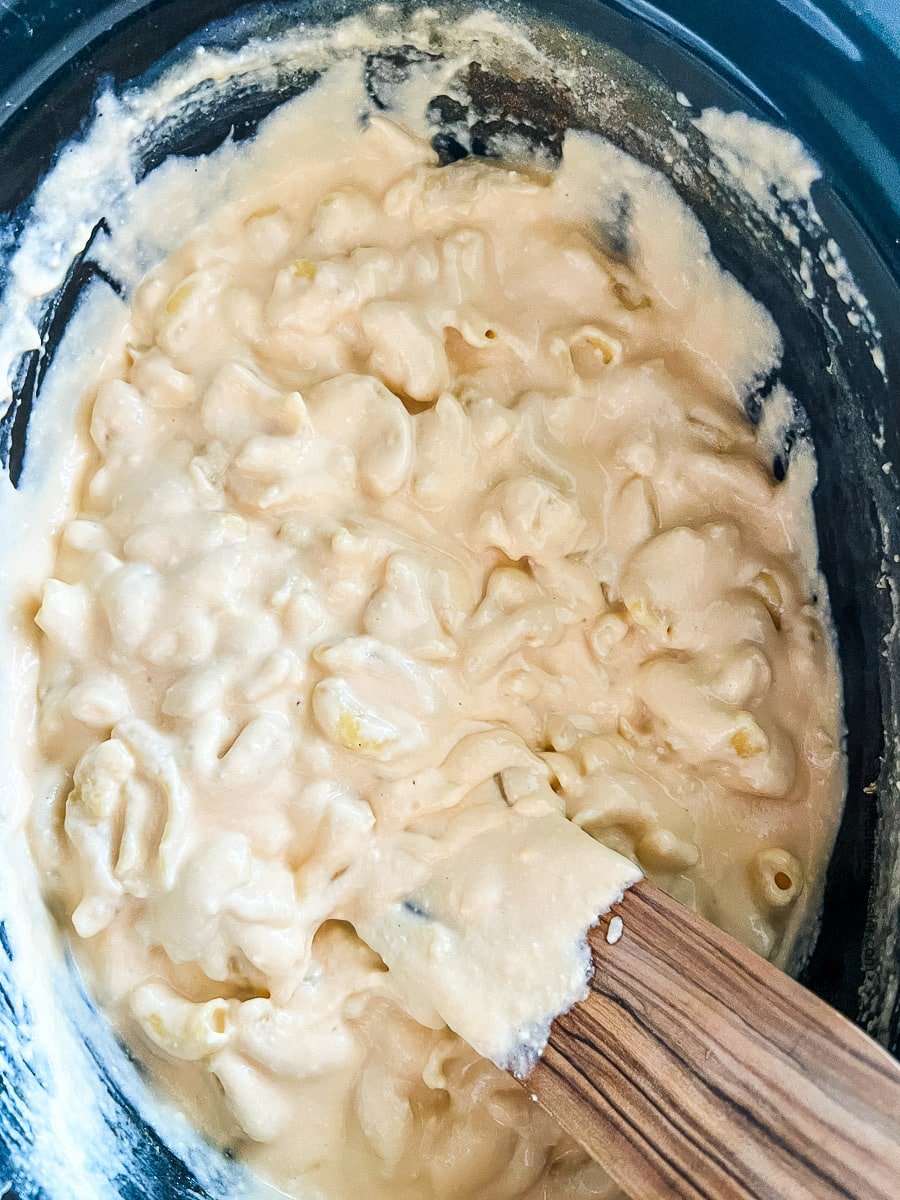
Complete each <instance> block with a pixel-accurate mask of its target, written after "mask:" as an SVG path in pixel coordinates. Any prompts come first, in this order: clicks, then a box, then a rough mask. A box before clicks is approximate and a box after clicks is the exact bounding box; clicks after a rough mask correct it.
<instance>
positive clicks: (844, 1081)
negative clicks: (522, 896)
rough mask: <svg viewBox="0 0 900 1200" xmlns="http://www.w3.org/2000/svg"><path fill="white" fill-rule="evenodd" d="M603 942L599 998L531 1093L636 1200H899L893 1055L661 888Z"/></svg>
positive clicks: (577, 1016)
mask: <svg viewBox="0 0 900 1200" xmlns="http://www.w3.org/2000/svg"><path fill="white" fill-rule="evenodd" d="M614 916H618V917H620V918H621V920H622V922H623V926H624V927H623V931H622V935H621V938H620V939H619V940H618V941H616V942H615V944H610V943H609V942H608V941H607V933H608V930H609V923H610V920H611V919H612V918H613V917H614ZM590 941H591V948H592V952H593V955H594V964H595V968H596V969H595V973H594V977H593V980H592V982H591V992H590V995H589V996H588V998H587V999H586V1000H584V1001H583V1002H582V1003H580V1004H577V1005H575V1007H574V1008H573V1009H571V1010H570V1011H569V1012H568V1013H566V1014H565V1015H564V1016H562V1017H559V1018H558V1019H557V1020H556V1021H555V1022H554V1024H553V1027H552V1030H551V1033H550V1041H549V1044H548V1046H547V1048H546V1049H545V1051H544V1053H543V1056H542V1058H541V1060H540V1061H539V1062H538V1064H537V1066H536V1067H535V1069H534V1071H533V1072H532V1074H531V1075H530V1077H529V1078H528V1079H527V1080H526V1082H525V1086H526V1087H528V1088H529V1090H530V1091H531V1092H532V1093H534V1094H535V1095H536V1097H537V1098H538V1099H539V1100H540V1101H541V1103H542V1104H543V1105H544V1106H545V1107H546V1108H547V1109H548V1110H549V1111H550V1112H552V1113H553V1115H554V1116H555V1117H556V1118H557V1119H558V1120H559V1121H560V1122H561V1124H562V1125H563V1126H564V1128H566V1129H567V1130H568V1131H569V1133H571V1134H572V1135H573V1136H574V1137H575V1138H577V1139H578V1141H580V1142H581V1143H582V1145H583V1146H584V1147H585V1148H586V1149H587V1150H588V1151H589V1152H590V1153H591V1154H592V1155H593V1157H594V1158H596V1159H597V1160H598V1161H599V1162H601V1163H602V1164H603V1165H604V1166H605V1167H606V1168H607V1169H608V1170H609V1171H610V1173H611V1174H612V1175H613V1177H614V1178H615V1180H616V1182H617V1183H618V1184H619V1186H620V1187H622V1188H623V1189H624V1190H625V1191H626V1192H627V1193H628V1194H629V1196H631V1198H632V1200H667V1198H668V1197H679V1200H688V1198H690V1200H695V1198H696V1200H700V1198H701V1197H702V1198H703V1200H834V1198H836V1197H842V1198H843V1200H898V1198H900V1067H898V1064H897V1063H896V1062H895V1061H894V1060H893V1059H892V1058H891V1057H890V1055H889V1054H888V1053H887V1052H886V1051H884V1050H883V1049H882V1048H881V1047H880V1046H878V1045H877V1044H876V1043H875V1042H873V1041H872V1040H871V1039H870V1038H868V1037H867V1036H866V1035H865V1034H864V1033H862V1032H861V1031H860V1030H859V1029H857V1028H856V1027H855V1026H854V1025H852V1024H851V1023H850V1022H849V1021H847V1020H845V1019H844V1017H842V1016H840V1015H839V1014H838V1013H836V1012H835V1011H834V1010H833V1009H831V1008H829V1007H828V1005H826V1004H824V1003H823V1002H822V1001H821V1000H819V999H817V998H816V997H815V996H813V995H812V993H810V992H808V991H806V989H805V988H803V987H801V986H800V985H799V984H798V983H795V982H794V980H792V979H790V978H789V977H788V976H787V975H785V974H783V972H781V971H779V970H778V969H777V968H775V967H773V966H772V965H771V964H770V963H767V962H765V961H764V960H763V959H761V958H759V957H758V956H757V955H756V954H754V953H753V952H752V951H750V950H748V949H747V948H746V947H745V946H743V945H741V944H740V943H739V942H737V941H735V939H734V938H732V937H729V936H728V935H727V934H723V933H721V932H720V931H719V930H717V929H715V928H714V927H713V926H712V925H710V924H709V923H708V922H707V921H704V920H703V919H702V918H700V917H698V916H696V915H695V914H693V913H691V912H689V911H688V910H687V909H685V908H683V907H682V906H681V905H679V904H678V903H676V902H675V901H674V900H671V899H670V898H669V897H668V896H666V895H665V894H664V893H663V892H661V891H659V890H658V889H656V888H654V887H652V886H651V885H650V884H648V883H646V882H642V883H639V884H637V885H635V886H634V887H633V888H631V889H629V891H628V892H627V893H626V894H625V897H624V899H623V900H622V902H621V903H620V904H618V905H616V906H615V908H614V909H613V910H612V912H611V913H609V914H607V915H606V916H605V917H604V918H603V920H602V921H601V922H600V924H599V925H598V926H596V928H595V929H594V930H593V931H592V933H591V939H590Z"/></svg>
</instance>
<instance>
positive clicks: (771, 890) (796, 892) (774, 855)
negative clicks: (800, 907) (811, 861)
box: [750, 847, 804, 909]
mask: <svg viewBox="0 0 900 1200" xmlns="http://www.w3.org/2000/svg"><path fill="white" fill-rule="evenodd" d="M750 875H751V878H752V880H753V886H754V888H755V890H756V893H757V896H758V897H759V899H760V900H761V901H762V902H763V903H764V904H765V905H766V907H767V908H769V909H782V908H788V907H789V906H790V905H792V904H793V903H794V902H795V901H796V900H797V899H798V898H799V897H800V895H801V894H802V892H803V887H804V879H803V868H802V867H801V866H800V863H799V861H798V860H797V859H796V858H795V857H794V855H793V854H791V853H790V852H789V851H787V850H783V849H781V848H780V847H775V848H772V849H768V850H760V851H759V853H758V854H757V855H756V856H755V858H754V859H753V861H752V863H751V864H750Z"/></svg>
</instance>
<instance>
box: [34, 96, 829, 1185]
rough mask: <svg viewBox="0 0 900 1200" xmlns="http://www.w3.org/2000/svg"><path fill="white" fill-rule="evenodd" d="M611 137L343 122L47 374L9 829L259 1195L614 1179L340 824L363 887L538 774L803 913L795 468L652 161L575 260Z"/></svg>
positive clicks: (745, 898)
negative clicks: (441, 990) (35, 730)
mask: <svg viewBox="0 0 900 1200" xmlns="http://www.w3.org/2000/svg"><path fill="white" fill-rule="evenodd" d="M323 94H324V95H325V96H326V97H327V95H328V92H327V89H326V91H325V92H324V93H323ZM296 111H297V114H298V115H295V117H294V118H293V119H294V120H295V121H296V122H299V123H300V126H301V127H302V123H303V121H306V120H312V119H313V117H306V116H304V115H303V114H304V111H305V110H304V109H303V108H302V106H301V107H300V108H298V109H297V110H296ZM311 111H312V112H315V109H313V110H311ZM625 164H626V160H625V159H624V156H621V155H619V153H618V152H617V151H614V150H613V149H612V148H611V147H609V146H606V145H605V144H604V143H600V142H599V141H597V140H595V139H591V138H587V137H584V136H577V135H570V136H569V138H568V139H567V141H566V147H565V154H564V159H563V164H562V166H561V167H560V168H559V170H558V172H556V174H554V175H548V174H545V173H542V172H541V171H540V170H538V169H536V168H534V169H532V168H529V169H521V170H512V169H509V168H507V167H505V166H502V165H498V164H491V163H487V162H475V161H472V160H467V161H464V162H461V163H456V164H454V165H452V166H448V167H444V168H439V167H438V166H437V165H436V160H435V157H434V155H433V154H432V152H431V150H430V149H429V147H428V145H427V143H425V142H423V141H420V140H419V139H418V138H417V137H415V136H413V135H412V134H410V133H409V132H408V131H407V130H406V129H405V128H403V127H402V126H401V125H399V124H397V123H394V122H392V121H390V120H387V119H385V118H384V117H382V116H373V117H372V118H371V119H370V120H369V122H368V124H367V125H366V127H365V128H364V129H363V130H360V131H356V130H355V129H354V130H353V132H352V133H347V132H345V133H342V134H340V135H336V137H335V145H334V147H333V150H332V151H331V152H330V153H325V152H324V151H323V152H322V155H321V157H320V159H318V160H316V161H313V162H308V163H306V164H304V165H303V168H302V169H301V170H294V171H291V170H286V171H285V173H284V177H283V178H282V179H279V180H274V181H273V180H270V181H269V183H268V184H267V187H266V191H265V194H264V195H263V194H253V195H250V196H248V197H245V198H242V199H238V200H236V201H234V202H233V203H232V204H231V205H229V206H228V207H226V208H225V209H223V210H222V211H221V212H220V213H219V214H218V215H217V216H216V217H215V219H214V220H213V221H212V223H211V224H210V225H209V226H208V227H205V228H203V229H201V230H199V231H198V232H197V234H196V236H195V237H194V238H193V239H192V240H191V241H189V242H188V243H187V244H186V245H185V246H184V247H183V248H182V249H180V250H179V251H178V252H177V253H176V254H174V255H173V256H172V257H171V258H170V259H169V260H168V261H166V262H165V263H163V264H162V265H161V266H160V267H159V268H158V269H156V270H155V271H154V272H153V273H152V274H151V275H150V276H149V277H148V278H147V279H146V280H145V281H144V283H143V284H142V285H141V287H140V289H139V291H138V292H137V294H136V296H135V297H134V300H133V303H132V305H131V309H130V312H129V315H128V318H127V321H126V323H125V328H124V331H123V334H122V336H121V339H120V340H119V341H118V342H116V343H115V344H114V345H113V346H112V347H111V348H110V351H109V355H108V359H107V365H106V367H105V368H104V372H103V377H102V378H101V379H100V380H98V384H97V387H96V390H95V392H94V394H93V395H92V396H90V397H89V398H88V404H89V413H90V420H89V431H90V442H91V452H90V455H89V461H88V464H87V466H86V473H85V478H84V486H83V492H82V494H81V496H80V499H79V501H78V503H77V505H76V511H75V512H74V513H73V515H72V517H71V519H70V520H69V521H68V522H67V523H66V524H65V526H64V528H63V529H62V532H61V538H60V543H59V551H58V556H57V562H56V567H55V574H54V577H53V578H51V579H48V580H47V582H46V584H45V585H44V589H43V593H42V596H41V599H40V609H39V611H38V613H37V618H36V620H37V625H38V626H39V628H40V631H41V639H42V641H41V647H42V648H41V657H42V668H41V680H40V713H39V736H40V744H41V749H42V753H43V755H44V758H45V759H46V761H47V763H48V764H51V765H53V766H55V767H56V769H57V772H58V774H57V777H56V778H57V783H56V784H55V785H54V786H53V787H52V788H49V789H47V790H46V791H45V792H44V793H42V795H44V796H45V797H46V798H45V799H44V800H41V801H40V805H43V806H44V807H43V808H41V807H39V809H38V811H37V812H36V814H35V820H34V828H35V838H34V843H35V852H36V854H38V856H39V857H40V859H41V861H42V865H43V866H44V868H45V870H46V872H47V878H48V880H49V881H51V886H52V888H53V889H54V891H55V899H56V901H57V903H58V904H59V905H60V906H61V908H62V910H63V911H64V912H65V913H66V914H67V916H68V917H69V918H70V920H71V924H72V927H73V929H74V933H75V942H76V949H77V951H78V954H79V956H80V958H81V961H82V962H83V963H84V964H85V967H86V970H87V971H88V973H89V976H90V978H91V979H92V980H93V983H94V986H95V989H96V991H97V994H98V996H99V997H100V998H101V1000H102V1001H103V1003H104V1004H105V1005H106V1007H107V1008H108V1010H109V1011H110V1012H111V1013H112V1014H113V1016H114V1019H115V1020H116V1021H117V1022H118V1024H119V1027H120V1028H121V1030H122V1032H123V1035H124V1036H125V1038H126V1039H128V1040H129V1042H131V1043H132V1044H133V1045H134V1046H135V1047H136V1048H137V1050H138V1052H139V1053H140V1054H141V1055H142V1056H143V1057H144V1059H145V1060H146V1061H147V1062H148V1063H150V1064H151V1066H152V1069H153V1070H154V1072H155V1073H156V1075H157V1077H158V1078H159V1079H160V1081H161V1082H162V1084H163V1086H164V1087H166V1088H167V1089H168V1090H169V1091H170V1092H171V1093H173V1094H174V1095H175V1096H176V1097H178V1098H180V1099H181V1100H182V1102H183V1103H184V1104H185V1105H186V1106H187V1107H188V1109H189V1111H190V1112H191V1113H192V1114H193V1115H194V1116H195V1118H196V1119H197V1120H198V1121H200V1122H201V1124H203V1125H204V1127H205V1128H206V1129H208V1130H209V1131H210V1132H211V1134H212V1136H214V1137H215V1138H216V1139H217V1140H219V1141H220V1142H221V1143H222V1144H223V1145H226V1146H228V1147H229V1148H232V1149H235V1150H237V1151H238V1152H239V1153H240V1154H241V1155H242V1156H243V1157H244V1158H245V1159H246V1160H247V1161H248V1162H249V1163H250V1164H251V1165H254V1166H255V1167H257V1168H258V1169H259V1170H260V1171H262V1172H263V1173H264V1174H266V1175H268V1176H269V1177H271V1178H272V1179H273V1180H275V1182H277V1183H279V1184H280V1185H281V1186H282V1187H283V1188H285V1190H286V1191H288V1192H289V1193H290V1194H292V1195H295V1196H298V1197H300V1196H303V1197H306V1196H322V1197H329V1198H335V1200H340V1198H349V1197H356V1196H359V1195H362V1194H365V1195H366V1196H369V1197H373V1198H375V1197H379V1196H384V1197H392V1198H397V1200H402V1198H409V1200H426V1198H432V1197H433V1198H435V1200H437V1198H441V1197H443V1198H446V1200H465V1198H468V1197H471V1198H472V1200H475V1198H483V1200H503V1198H506V1197H508V1198H509V1200H514V1198H524V1197H531V1198H533V1200H537V1198H538V1197H545V1198H549V1200H563V1197H566V1198H573V1200H574V1198H587V1197H600V1196H606V1195H610V1194H611V1191H610V1184H609V1182H608V1181H607V1180H606V1179H605V1177H604V1176H603V1174H602V1172H601V1171H600V1170H599V1168H597V1167H595V1166H594V1165H592V1164H590V1163H589V1162H588V1160H587V1159H586V1157H585V1155H584V1154H583V1153H582V1152H581V1151H580V1150H579V1149H578V1148H577V1147H576V1145H575V1144H574V1142H572V1141H571V1139H569V1138H568V1137H567V1136H566V1135H564V1134H563V1133H562V1132H561V1131H560V1130H559V1129H558V1128H557V1127H556V1126H555V1125H554V1123H553V1122H552V1121H551V1120H550V1119H549V1118H548V1117H547V1116H546V1115H545V1114H544V1113H542V1112H541V1111H540V1110H539V1108H538V1106H537V1105H535V1104H532V1103H531V1101H530V1099H529V1097H528V1096H527V1094H526V1093H525V1092H524V1091H522V1090H521V1089H520V1088H518V1087H517V1085H515V1084H514V1083H513V1082H512V1081H511V1080H510V1079H508V1078H507V1077H506V1076H505V1075H503V1074H502V1073H501V1072H499V1071H498V1070H497V1069H496V1068H495V1067H493V1066H492V1065H491V1064H490V1063H488V1062H486V1061H483V1060H481V1059H480V1058H479V1057H478V1056H477V1055H476V1054H475V1053H474V1052H473V1051H471V1050H470V1049H469V1048H468V1047H467V1046H466V1045H465V1044H464V1043H463V1042H461V1041H460V1039H458V1038H457V1037H456V1036H455V1035H454V1034H452V1033H451V1032H450V1031H449V1030H448V1029H447V1028H446V1027H445V1026H444V1025H443V1023H442V1022H441V1021H440V1020H439V1019H437V1018H436V1017H435V1016H434V1014H433V1013H429V1012H427V1011H425V1010H424V1009H423V1011H422V1012H415V1013H411V1012H409V1011H407V1009H406V1007H405V1006H404V1001H403V998H402V996H401V994H400V992H399V991H398V989H397V987H396V986H395V984H394V982H393V981H392V978H391V975H390V972H389V971H387V970H386V969H385V967H384V965H383V963H382V962H381V961H380V960H379V958H378V956H377V955H376V954H374V953H373V952H372V951H371V950H370V949H369V948H368V947H367V946H366V944H365V943H364V942H363V941H362V940H361V938H360V937H358V936H357V934H356V932H355V930H354V921H355V920H356V919H357V918H358V917H359V916H360V915H361V914H362V915H365V913H366V912H367V911H368V908H369V907H371V906H374V905H375V904H376V903H377V901H378V889H379V887H380V886H382V884H380V883H379V884H373V882H372V879H373V876H372V875H371V874H369V873H367V871H366V869H364V868H365V864H366V863H367V862H368V861H370V859H371V856H372V855H373V853H376V852H377V850H378V848H379V847H380V846H383V845H386V844H388V842H389V843H390V844H391V845H392V846H393V847H394V848H395V849H396V850H397V856H395V860H396V861H397V862H399V863H400V864H401V865H400V866H398V867H396V870H397V871H399V872H400V876H401V878H400V882H399V883H398V881H397V879H393V880H391V879H387V880H384V881H382V883H383V887H384V889H385V894H387V892H389V891H390V889H391V887H392V886H394V885H396V886H398V887H405V886H408V885H409V883H410V881H414V880H415V879H416V878H417V875H416V872H417V871H418V870H419V868H420V866H421V864H422V862H423V861H425V860H427V859H428V855H429V854H430V853H431V848H432V847H433V846H434V845H435V844H436V841H439V839H440V837H441V836H442V835H441V832H440V831H441V830H442V829H443V828H445V827H449V826H448V823H447V821H446V820H445V818H447V817H448V816H449V815H450V814H451V813H453V814H456V813H457V811H458V812H459V813H461V814H463V816H464V817H465V818H466V820H467V821H468V822H469V823H470V824H473V825H477V823H478V821H479V820H480V819H481V818H480V814H481V813H482V812H483V811H487V808H483V807H482V806H488V807H489V806H490V805H496V804H498V803H500V802H501V801H502V802H504V803H505V804H507V805H510V806H515V805H517V804H526V803H531V804H534V803H537V802H540V804H543V805H544V806H545V807H549V808H550V809H552V810H554V811H557V812H563V813H564V814H565V815H566V816H567V817H568V818H569V819H570V820H572V821H573V822H575V823H576V824H577V825H579V826H581V827H582V828H583V829H585V830H586V831H587V832H588V833H590V834H591V835H592V836H594V837H595V838H598V839H600V840H602V841H604V842H605V843H607V844H608V845H610V846H611V847H613V848H614V849H617V850H619V851H621V852H622V853H624V854H626V855H628V856H630V857H632V858H633V859H634V860H635V861H636V862H638V863H639V864H640V866H641V867H642V868H643V869H644V870H645V871H646V872H647V873H648V874H649V875H650V876H651V878H653V879H654V880H656V881H657V882H658V883H660V884H661V885H662V886H663V887H665V888H667V889H669V890H670V891H672V892H673V893H674V894H675V895H677V896H678V897H679V898H680V899H682V900H683V901H684V902H685V903H687V904H689V905H691V906H693V907H695V908H697V909H699V910H700V911H701V912H704V913H706V914H707V915H709V916H711V917H712V918H713V919H715V920H716V921H717V922H718V923H719V924H721V925H722V926H724V927H725V928H727V929H729V930H730V931H731V932H733V933H734V934H736V935H737V936H738V937H740V938H742V939H743V940H744V941H746V942H748V943H749V944H750V945H752V946H753V947H754V948H755V949H757V950H758V951H759V952H760V953H763V954H767V955H770V956H772V957H777V958H779V959H780V960H783V959H784V957H785V956H786V955H787V953H788V952H789V950H790V947H791V944H792V942H793V941H794V940H795V938H796V936H797V935H798V932H799V931H800V930H801V929H802V922H803V920H804V919H806V918H804V913H806V914H807V917H808V916H809V914H810V913H813V915H814V910H812V909H811V908H810V905H814V903H815V897H816V894H817V887H818V881H819V880H820V877H821V871H822V864H823V861H824V859H825V856H826V855H827V851H828V848H829V845H830V838H831V835H832V831H833V821H834V817H835V813H836V811H837V805H838V803H839V797H840V784H841V779H840V772H841V760H840V750H839V742H838V738H839V733H838V715H837V714H838V691H837V683H836V671H835V662H834V656H833V653H832V649H831V643H830V641H829V638H828V636H827V627H826V625H825V624H824V623H823V622H824V620H825V618H823V616H822V615H821V613H822V608H821V602H820V604H819V606H818V607H817V606H816V604H815V603H814V602H813V599H812V591H813V589H814V587H818V588H819V589H821V585H819V584H818V583H816V581H815V580H813V579H811V578H810V577H809V574H808V571H807V569H806V567H805V566H804V563H803V558H802V555H801V549H802V546H801V539H802V537H803V536H808V533H809V520H810V518H809V511H808V489H809V477H808V475H806V476H804V474H803V470H802V462H800V459H799V456H798V464H799V465H797V467H796V471H795V472H792V473H791V474H789V476H788V479H787V480H786V481H785V483H783V484H781V485H777V484H776V483H775V482H774V480H773V479H772V478H771V477H770V476H769V474H768V471H767V466H766V462H765V459H764V455H763V450H762V448H761V447H760V446H759V445H758V444H757V441H756V439H755V436H754V432H753V430H752V429H751V428H750V427H749V426H748V425H747V424H746V422H745V420H744V418H743V414H742V412H741V408H740V404H739V399H740V394H741V391H742V389H743V388H745V387H746V386H747V384H748V381H749V380H750V379H751V378H752V377H753V376H754V374H756V373H758V370H759V368H760V366H764V365H766V364H767V363H770V362H771V361H773V360H775V359H776V358H777V355H778V337H777V332H776V331H775V330H774V327H773V326H772V323H771V321H770V320H769V318H768V316H767V315H766V314H765V313H764V312H763V311H762V310H761V309H760V308H759V307H758V306H757V305H756V304H755V303H754V302H753V301H752V300H751V299H750V297H749V296H747V295H746V294H745V293H744V292H743V291H742V290H741V289H740V288H739V287H738V286H737V285H736V284H735V283H734V281H733V280H731V279H730V278H729V277H728V276H726V275H725V274H724V273H723V272H722V271H721V270H720V269H719V268H718V266H717V265H716V264H715V262H714V260H713V259H712V258H711V256H710V253H709V250H708V246H707V245H706V242H705V239H704V237H703V235H702V231H700V230H699V229H698V228H697V227H696V226H695V224H694V223H693V222H692V220H691V218H689V217H688V216H687V215H686V214H685V213H684V212H683V211H682V210H681V209H680V207H679V206H678V205H677V203H676V201H675V199H674V197H673V196H671V195H670V194H669V193H668V192H666V191H665V188H664V185H662V183H661V182H658V183H656V184H653V186H647V187H646V188H645V189H644V190H643V192H642V194H637V193H635V192H634V191H633V194H632V204H631V208H632V229H631V237H632V241H633V245H634V247H636V249H635V252H634V253H633V254H632V255H631V256H630V259H629V263H628V264H627V265H626V264H623V263H620V262H618V261H615V262H614V261H612V260H611V259H608V258H607V257H606V256H605V255H604V253H603V251H602V249H601V248H600V246H599V245H598V244H596V242H595V240H594V233H593V224H592V212H593V206H594V205H595V204H596V203H597V202H598V200H597V196H598V195H599V191H598V189H599V186H600V181H603V180H608V179H615V178H616V177H617V172H618V174H619V175H621V176H622V178H623V183H622V185H621V186H622V188H626V187H627V186H628V183H627V180H628V178H629V170H631V169H632V168H633V164H632V168H627V167H626V165H625ZM666 222H668V230H669V244H668V245H667V247H665V249H660V248H659V243H658V240H657V236H658V235H657V233H656V232H654V231H655V230H656V228H657V226H658V225H660V224H661V225H662V227H663V228H665V227H666ZM654 247H656V249H654ZM679 256H680V257H679ZM711 297H712V298H714V300H715V303H712V302H710V298H711ZM795 477H796V481H795ZM819 594H820V596H821V595H822V593H821V590H820V591H819ZM761 846H762V847H764V848H763V849H760V847H761ZM546 919H547V920H548V921H552V912H548V913H547V914H546Z"/></svg>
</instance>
